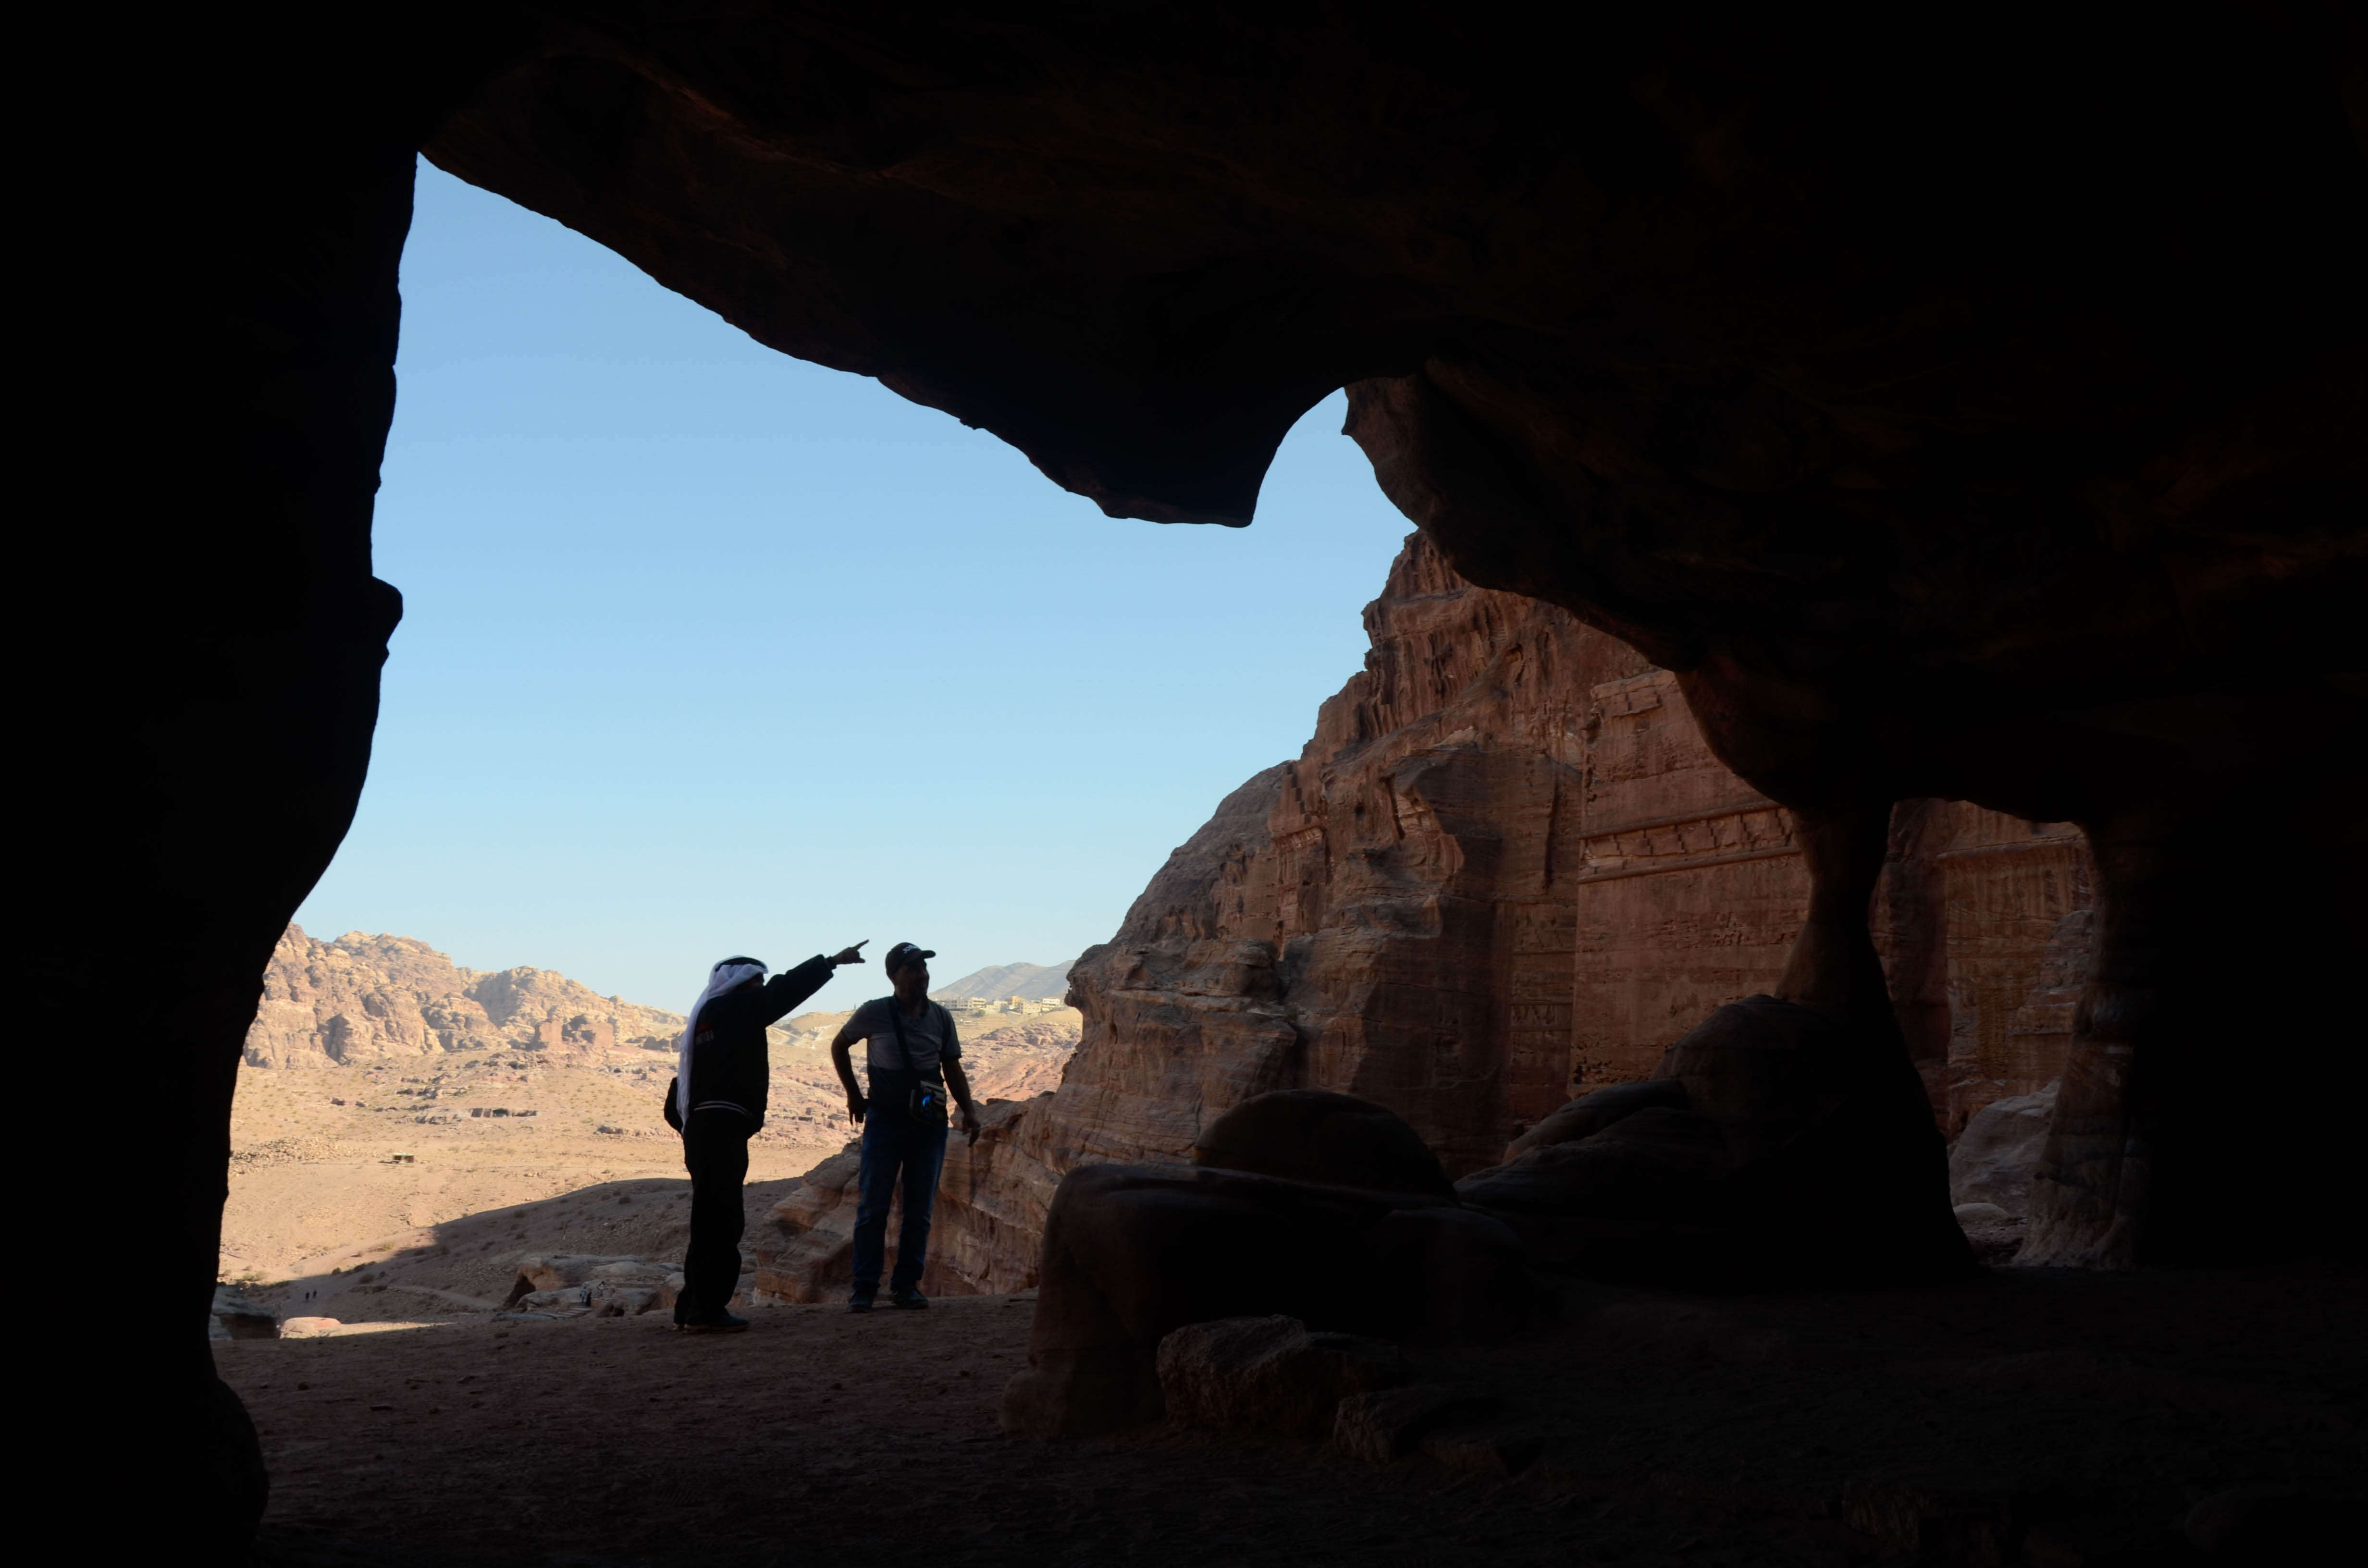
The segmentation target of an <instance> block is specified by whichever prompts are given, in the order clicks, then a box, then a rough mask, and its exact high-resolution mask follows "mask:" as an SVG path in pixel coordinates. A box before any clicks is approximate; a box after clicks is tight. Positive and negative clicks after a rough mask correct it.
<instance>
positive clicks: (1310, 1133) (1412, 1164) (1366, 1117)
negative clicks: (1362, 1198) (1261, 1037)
mask: <svg viewBox="0 0 2368 1568" xmlns="http://www.w3.org/2000/svg"><path fill="white" fill-rule="evenodd" d="M1192 1163H1193V1164H1194V1165H1201V1166H1204V1167H1206V1168H1208V1169H1210V1170H1221V1171H1250V1172H1254V1173H1256V1174H1257V1175H1259V1176H1281V1177H1282V1178H1283V1179H1284V1180H1286V1181H1305V1182H1315V1183H1317V1184H1319V1185H1321V1186H1326V1187H1362V1188H1364V1189H1365V1190H1367V1191H1369V1192H1418V1193H1424V1194H1428V1195H1429V1196H1431V1197H1434V1198H1448V1197H1452V1196H1453V1194H1454V1191H1455V1184H1454V1183H1452V1182H1451V1181H1449V1180H1448V1179H1447V1170H1446V1167H1444V1166H1442V1165H1440V1163H1439V1156H1438V1155H1437V1154H1434V1153H1431V1151H1430V1147H1429V1145H1428V1144H1426V1143H1425V1142H1423V1141H1422V1135H1421V1134H1420V1133H1418V1132H1417V1131H1415V1130H1414V1129H1413V1128H1412V1127H1410V1126H1408V1125H1407V1124H1406V1120H1405V1119H1403V1118H1401V1117H1399V1116H1398V1115H1397V1114H1396V1113H1395V1111H1392V1110H1389V1109H1387V1108H1384V1107H1382V1106H1378V1105H1375V1104H1374V1103H1373V1102H1372V1101H1371V1100H1366V1099H1360V1098H1358V1097H1357V1096H1354V1095H1342V1094H1335V1093H1333V1092H1331V1091H1330V1090H1327V1089H1277V1090H1274V1091H1272V1092H1271V1093H1269V1094H1263V1095H1253V1096H1250V1097H1249V1098H1248V1099H1246V1100H1244V1101H1242V1103H1241V1104H1239V1105H1237V1106H1235V1107H1234V1108H1232V1109H1231V1110H1229V1111H1227V1112H1225V1113H1224V1115H1223V1116H1220V1117H1219V1118H1217V1119H1216V1120H1214V1121H1212V1122H1211V1123H1210V1124H1209V1125H1208V1127H1207V1128H1206V1129H1205V1130H1204V1131H1202V1132H1201V1135H1200V1137H1199V1138H1197V1139H1195V1140H1194V1141H1193V1144H1192Z"/></svg>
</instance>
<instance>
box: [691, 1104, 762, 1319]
mask: <svg viewBox="0 0 2368 1568" xmlns="http://www.w3.org/2000/svg"><path fill="white" fill-rule="evenodd" d="M750 1131H751V1129H750V1128H749V1126H748V1121H747V1119H746V1117H742V1116H736V1115H734V1113H732V1112H731V1111H728V1110H695V1111H692V1112H691V1113H690V1123H689V1126H687V1127H685V1128H684V1129H683V1130H682V1163H683V1165H686V1166H687V1167H689V1171H690V1250H689V1251H688V1252H686V1253H685V1254H684V1255H683V1259H682V1294H681V1295H679V1296H677V1297H676V1298H675V1302H674V1321H675V1322H677V1323H699V1322H701V1321H705V1320H710V1319H713V1318H718V1317H721V1316H723V1311H724V1309H725V1307H727V1306H728V1305H730V1304H731V1301H732V1292H733V1290H735V1289H736V1288H737V1287H738V1286H739V1283H740V1233H741V1232H742V1231H743V1230H744V1229H746V1226H747V1223H748V1215H747V1210H746V1204H745V1200H744V1199H743V1198H742V1196H741V1191H740V1189H741V1187H742V1186H743V1185H744V1184H745V1183H746V1181H747V1179H748V1134H749V1132H750Z"/></svg>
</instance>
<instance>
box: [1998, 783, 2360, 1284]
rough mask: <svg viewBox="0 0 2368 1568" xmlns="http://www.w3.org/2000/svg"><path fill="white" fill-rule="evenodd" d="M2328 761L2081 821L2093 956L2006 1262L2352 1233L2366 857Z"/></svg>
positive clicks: (2298, 1247)
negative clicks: (2308, 772) (2223, 801)
mask: <svg viewBox="0 0 2368 1568" xmlns="http://www.w3.org/2000/svg"><path fill="white" fill-rule="evenodd" d="M2324 777H2326V778H2329V779H2330V780H2333V781H2335V782H2334V783H2333V784H2331V785H2330V787H2329V789H2323V790H2308V789H2305V790H2301V791H2299V792H2297V794H2290V795H2287V796H2285V797H2283V799H2279V800H2275V801H2271V800H2256V801H2247V802H2242V803H2232V804H2228V805H2223V806H2220V807H2218V808H2217V809H2211V810H2206V809H2203V808H2201V807H2198V806H2196V805H2194V804H2192V803H2182V804H2181V805H2180V806H2178V807H2172V808H2157V809H2151V810H2140V811H2129V812H2120V813H2116V814H2114V815H2111V816H2106V817H2102V818H2100V819H2099V820H2096V821H2094V822H2092V823H2090V824H2087V825H2088V830H2089V839H2090V843H2091V846H2092V847H2093V849H2094V852H2095V856H2096V865H2097V893H2098V934H2097V951H2096V958H2095V963H2094V967H2093V969H2092V971H2091V972H2090V977H2089V983H2088V985H2087V988H2086V990H2085V992H2084V994H2083V995H2082V998H2081V1001H2080V1006H2079V1009H2078V1015H2077V1016H2076V1017H2075V1020H2074V1026H2073V1028H2074V1033H2073V1040H2072V1047H2071V1051H2070V1053H2069V1056H2068V1058H2067V1060H2066V1064H2065V1073H2064V1083H2063V1087H2062V1089H2061V1090H2060V1091H2059V1094H2058V1096H2057V1099H2056V1104H2055V1120H2054V1123H2053V1125H2052V1127H2051V1128H2050V1130H2049V1133H2048V1141H2047V1150H2046V1153H2045V1155H2044V1158H2043V1160H2042V1163H2041V1166H2040V1172H2039V1176H2038V1178H2037V1180H2036V1181H2035V1182H2034V1184H2033V1186H2032V1210H2031V1231H2030V1235H2029V1239H2028V1240H2027V1241H2026V1242H2025V1244H2024V1245H2023V1248H2022V1251H2021V1255H2020V1256H2019V1259H2018V1261H2020V1262H2023V1263H2029V1264H2054V1265H2063V1266H2071V1267H2135V1266H2137V1265H2141V1264H2158V1263H2176V1262H2181V1261H2187V1260H2192V1259H2199V1258H2204V1257H2227V1256H2246V1255H2248V1254H2249V1255H2265V1254H2279V1253H2285V1254H2291V1253H2296V1252H2310V1251H2318V1250H2330V1249H2336V1248H2343V1247H2357V1246H2358V1245H2359V1244H2360V1243H2361V1239H2362V1236H2361V1224H2360V1220H2359V1205H2358V1201H2357V1199H2356V1196H2355V1195H2354V1189H2355V1188H2356V1184H2357V1177H2356V1165H2357V1160H2356V1156H2355V1154H2354V1153H2353V1151H2354V1150H2355V1149H2356V1147H2357V1145H2358V1142H2359V1134H2358V1131H2357V1127H2356V1122H2357V1119H2358V1116H2359V1114H2360V1094H2361V1089H2362V1065H2361V1059H2362V1045H2361V1040H2362V1028H2361V1025H2360V1020H2359V1003H2358V988H2357V983H2356V982H2357V977H2358V975H2359V974H2360V973H2361V972H2362V954H2363V952H2368V935H2363V921H2362V897H2363V894H2362V878H2363V865H2362V862H2363V859H2368V855H2363V850H2362V845H2361V843H2360V838H2359V835H2358V832H2357V829H2356V825H2355V824H2354V822H2353V819H2355V818H2356V816H2357V812H2358V805H2359V802H2358V801H2356V800H2355V801H2351V803H2350V804H2349V805H2348V806H2346V805H2344V804H2343V803H2342V802H2341V801H2340V799H2339V797H2340V795H2341V794H2343V793H2344V791H2343V790H2341V789H2340V779H2341V778H2342V770H2341V769H2340V768H2330V769H2328V772H2327V774H2326V775H2324ZM2314 819H2316V820H2314Z"/></svg>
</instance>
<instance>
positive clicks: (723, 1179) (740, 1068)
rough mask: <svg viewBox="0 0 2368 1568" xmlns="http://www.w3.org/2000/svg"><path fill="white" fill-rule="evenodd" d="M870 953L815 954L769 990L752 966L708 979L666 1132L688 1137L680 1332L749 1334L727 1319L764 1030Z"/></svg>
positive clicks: (723, 970)
mask: <svg viewBox="0 0 2368 1568" xmlns="http://www.w3.org/2000/svg"><path fill="white" fill-rule="evenodd" d="M863 946H864V944H863V943H861V942H858V943H856V944H855V946H854V947H851V948H845V949H840V950H839V951H838V952H837V953H835V954H833V955H832V956H831V957H829V958H824V957H822V956H821V955H820V954H816V955H815V956H814V957H813V958H810V959H808V960H806V961H805V962H803V963H802V964H800V965H798V967H797V968H795V969H793V970H791V971H788V972H787V973H785V974H780V975H776V976H774V977H773V978H772V979H771V980H767V979H766V978H765V966H764V965H763V964H762V963H760V962H758V961H757V960H755V959H751V958H729V959H725V960H723V961H722V962H721V963H719V964H717V965H716V966H715V967H714V968H713V969H712V970H710V971H708V973H707V989H706V990H704V991H702V992H700V994H699V1000H698V1001H696V1002H694V1003H692V1004H691V1005H690V1017H689V1021H688V1022H686V1023H685V1024H684V1025H683V1027H682V1051H681V1055H680V1057H679V1058H678V1064H677V1069H676V1073H675V1080H674V1082H673V1083H672V1084H671V1085H668V1086H667V1089H666V1121H667V1123H668V1125H670V1126H672V1127H673V1128H675V1129H676V1130H677V1131H679V1132H680V1133H681V1134H682V1163H683V1165H685V1166H686V1167H687V1168H688V1169H689V1172H690V1249H689V1251H688V1252H687V1253H685V1254H684V1255H683V1260H682V1293H681V1294H680V1295H679V1296H677V1298H676V1299H675V1304H674V1325H675V1326H676V1327H677V1328H679V1329H683V1330H686V1331H688V1332H689V1333H692V1334H738V1333H740V1332H742V1331H743V1330H745V1329H746V1328H747V1326H748V1320H747V1319H746V1318H743V1317H734V1316H733V1315H732V1312H730V1310H729V1309H730V1307H731V1303H732V1292H733V1290H734V1289H735V1288H736V1287H737V1286H738V1285H739V1283H740V1233H741V1232H742V1231H743V1230H744V1229H745V1228H746V1224H747V1216H746V1213H745V1212H744V1211H743V1210H742V1204H743V1202H744V1199H742V1197H741V1193H740V1189H741V1187H743V1186H744V1185H745V1184H746V1181H747V1179H748V1140H749V1139H751V1138H753V1137H755V1136H756V1134H757V1129H758V1128H760V1127H762V1126H764V1125H765V1090H766V1087H767V1085H768V1083H769V1082H770V1080H771V1077H772V1071H773V1064H772V1061H771V1059H770V1053H769V1052H768V1050H767V1048H766V1042H765V1026H766V1025H768V1024H769V1023H772V1022H773V1021H774V1020H776V1019H777V1018H780V1017H781V1016H782V1015H784V1014H786V1013H787V1012H789V1010H790V1009H791V1008H792V1007H794V1006H797V1005H798V1004H799V1003H801V1002H803V1001H804V1000H805V999H806V998H807V997H809V996H811V995H813V994H814V993H815V992H817V991H819V990H821V989H822V987H823V983H824V982H825V981H826V980H828V979H829V978H830V975H831V971H833V970H835V969H837V968H838V966H839V965H841V964H850V963H861V962H862V961H863V952H862V949H863Z"/></svg>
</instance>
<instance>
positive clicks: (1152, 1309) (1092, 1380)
mask: <svg viewBox="0 0 2368 1568" xmlns="http://www.w3.org/2000/svg"><path fill="white" fill-rule="evenodd" d="M1043 1259H1044V1261H1043V1268H1042V1277H1041V1281H1040V1284H1039V1286H1038V1292H1037V1299H1036V1312H1035V1315H1034V1318H1033V1320H1032V1322H1031V1324H1030V1333H1029V1342H1028V1368H1027V1369H1026V1370H1024V1371H1022V1372H1020V1373H1019V1374H1018V1375H1017V1376H1015V1377H1014V1378H1013V1379H1012V1380H1011V1381H1010V1382H1009V1384H1008V1385H1007V1387H1006V1389H1005V1391H1004V1403H1003V1423H1004V1426H1005V1427H1006V1429H1007V1430H1009V1431H1014V1432H1024V1433H1030V1434H1033V1435H1038V1436H1047V1437H1051V1436H1083V1435H1087V1434H1089V1433H1095V1432H1105V1431H1110V1430H1112V1429H1114V1428H1116V1427H1120V1426H1133V1425H1136V1424H1138V1423H1141V1422H1145V1421H1150V1420H1154V1419H1156V1418H1157V1416H1158V1415H1159V1414H1160V1412H1161V1410H1162V1408H1163V1402H1162V1395H1161V1392H1160V1383H1159V1378H1158V1375H1157V1366H1156V1362H1157V1353H1158V1349H1159V1346H1160V1342H1161V1341H1162V1340H1164V1339H1165V1338H1167V1335H1170V1334H1172V1333H1174V1332H1175V1331H1176V1330H1178V1329H1179V1328H1182V1327H1184V1326H1186V1325H1187V1324H1200V1323H1208V1322H1212V1321H1215V1320H1219V1319H1224V1318H1238V1317H1263V1316H1271V1315H1277V1314H1280V1315H1283V1316H1287V1317H1291V1318H1294V1319H1297V1320H1299V1321H1300V1322H1301V1323H1303V1324H1306V1325H1307V1326H1308V1327H1309V1328H1311V1329H1316V1330H1322V1331H1328V1332H1338V1333H1344V1334H1356V1335H1376V1336H1379V1337H1382V1338H1386V1339H1390V1340H1395V1341H1399V1342H1406V1343H1451V1342H1463V1341H1469V1340H1472V1339H1474V1338H1492V1339H1500V1338H1503V1337H1505V1336H1507V1335H1518V1334H1520V1333H1522V1332H1524V1331H1526V1330H1527V1329H1529V1328H1531V1327H1534V1326H1536V1324H1538V1322H1539V1321H1540V1320H1541V1319H1542V1318H1543V1316H1544V1315H1545V1313H1546V1312H1547V1311H1548V1305H1547V1302H1546V1299H1545V1297H1544V1296H1543V1293H1542V1292H1541V1291H1540V1290H1539V1289H1538V1287H1537V1286H1536V1284H1535V1283H1534V1281H1533V1279H1532V1278H1531V1274H1530V1270H1529V1267H1528V1263H1527V1259H1526V1257H1525V1256H1524V1254H1523V1251H1522V1247H1521V1243H1520V1238H1519V1237H1518V1236H1517V1235H1515V1234H1514V1233H1512V1232H1511V1231H1510V1230H1508V1228H1506V1226H1505V1225H1504V1224H1502V1223H1501V1222H1500V1221H1496V1220H1493V1219H1491V1218H1489V1217H1488V1216H1486V1215H1484V1214H1478V1213H1474V1212H1473V1211H1471V1210H1467V1209H1463V1208H1461V1207H1459V1206H1457V1205H1456V1204H1455V1203H1454V1202H1453V1200H1452V1199H1438V1198H1431V1197H1428V1196H1425V1195H1422V1194H1417V1193H1404V1192H1371V1191H1363V1190H1360V1189H1358V1188H1354V1187H1338V1186H1316V1185H1315V1184H1313V1183H1307V1182H1295V1181H1285V1180H1282V1179H1280V1178H1278V1177H1274V1176H1253V1175H1249V1174H1246V1173H1243V1172H1237V1171H1219V1170H1208V1169H1189V1170H1179V1169H1177V1168H1175V1167H1173V1166H1154V1165H1087V1166H1083V1167H1080V1168H1079V1169H1076V1170H1074V1171H1071V1172H1070V1173H1069V1174H1068V1176H1066V1177H1064V1179H1063V1180H1062V1183H1061V1185H1060V1187H1059V1188H1058V1189H1057V1190H1056V1191H1055V1193H1054V1195H1053V1203H1052V1206H1051V1209H1050V1210H1049V1212H1048V1213H1047V1216H1046V1221H1045V1227H1044V1254H1043Z"/></svg>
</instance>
